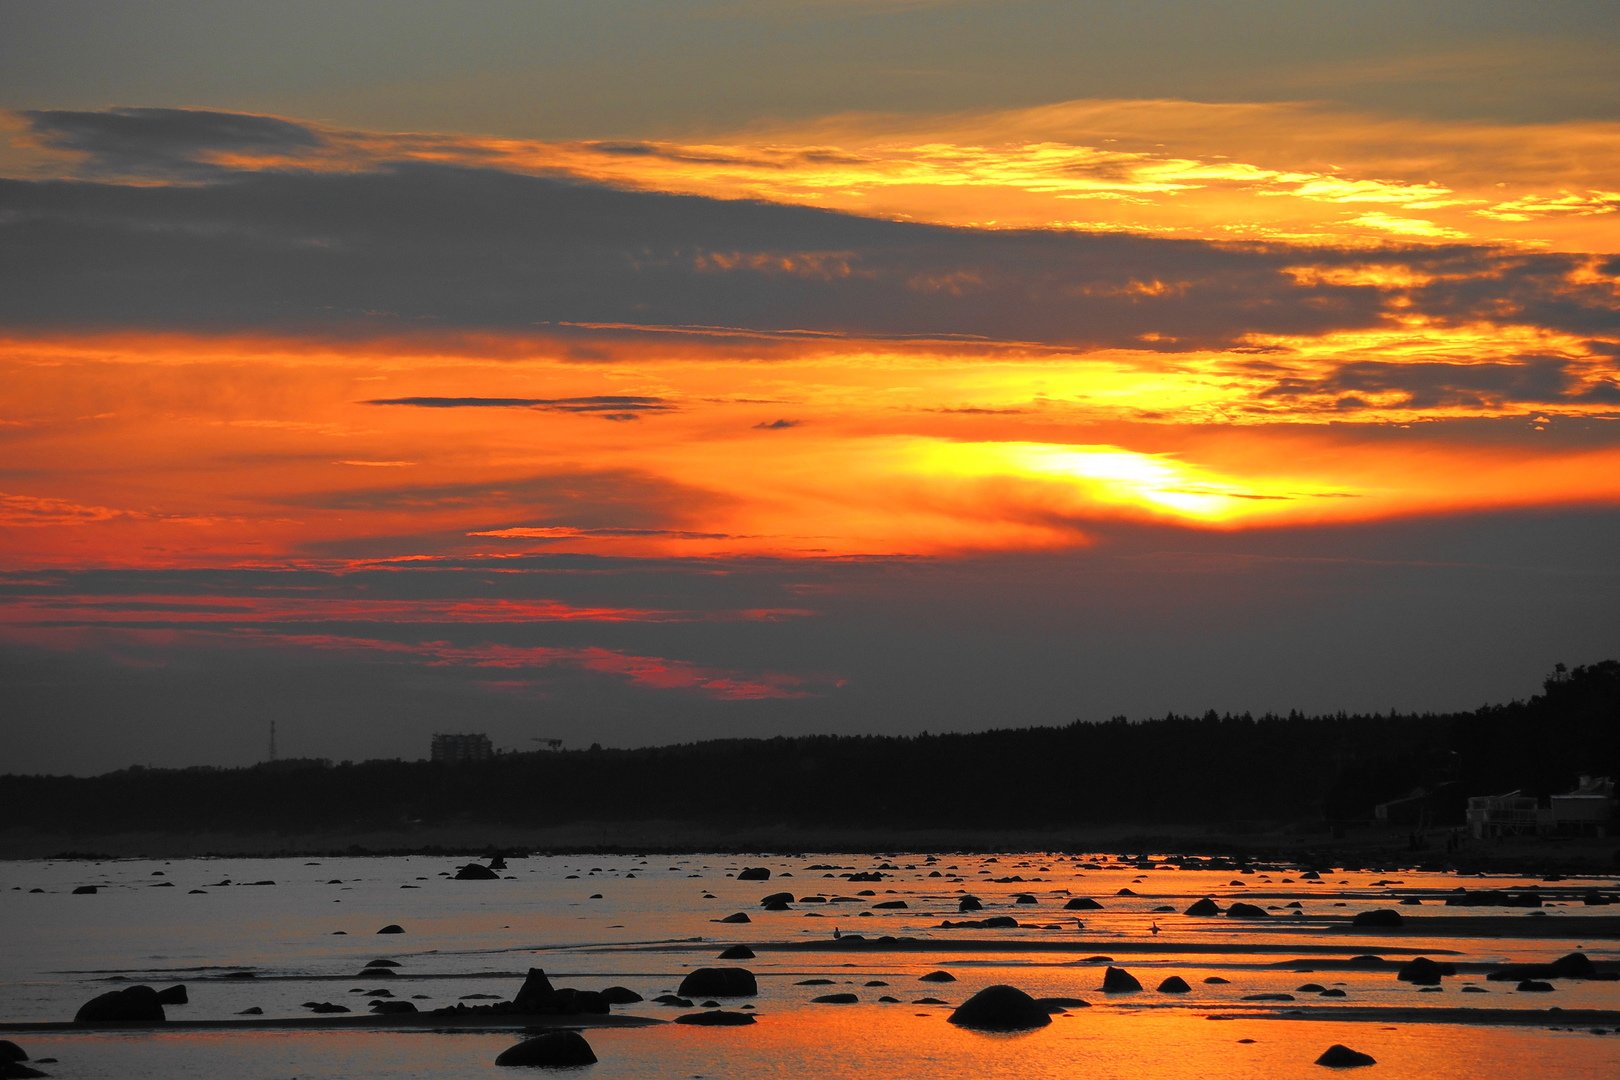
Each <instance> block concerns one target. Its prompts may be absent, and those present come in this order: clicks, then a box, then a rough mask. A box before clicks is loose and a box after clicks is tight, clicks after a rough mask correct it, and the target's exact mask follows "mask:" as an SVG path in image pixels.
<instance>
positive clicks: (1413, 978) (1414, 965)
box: [1395, 956, 1457, 986]
mask: <svg viewBox="0 0 1620 1080" xmlns="http://www.w3.org/2000/svg"><path fill="white" fill-rule="evenodd" d="M1455 974H1457V968H1456V965H1454V964H1438V963H1435V962H1434V961H1433V960H1430V959H1429V958H1428V957H1427V956H1416V957H1413V958H1412V959H1410V960H1408V961H1407V962H1406V963H1404V964H1402V965H1401V968H1400V970H1399V971H1397V972H1396V973H1395V977H1396V978H1397V979H1399V980H1400V981H1401V982H1409V983H1415V984H1416V985H1418V986H1439V985H1440V980H1441V979H1443V978H1445V977H1446V976H1447V975H1455Z"/></svg>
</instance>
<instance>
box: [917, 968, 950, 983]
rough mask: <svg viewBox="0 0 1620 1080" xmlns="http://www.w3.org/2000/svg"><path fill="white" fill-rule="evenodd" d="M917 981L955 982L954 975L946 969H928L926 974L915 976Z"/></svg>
mask: <svg viewBox="0 0 1620 1080" xmlns="http://www.w3.org/2000/svg"><path fill="white" fill-rule="evenodd" d="M917 981H918V982H940V983H944V982H955V981H956V976H955V975H952V974H951V973H950V972H948V971H930V972H929V973H928V974H926V975H919V976H917Z"/></svg>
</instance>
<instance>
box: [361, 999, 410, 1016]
mask: <svg viewBox="0 0 1620 1080" xmlns="http://www.w3.org/2000/svg"><path fill="white" fill-rule="evenodd" d="M371 1011H372V1012H374V1013H376V1014H377V1015H378V1016H392V1015H394V1014H397V1013H413V1012H416V1011H417V1008H416V1003H415V1002H414V1001H373V1002H372V1003H371Z"/></svg>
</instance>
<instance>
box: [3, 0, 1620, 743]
mask: <svg viewBox="0 0 1620 1080" xmlns="http://www.w3.org/2000/svg"><path fill="white" fill-rule="evenodd" d="M1616 56H1620V17H1617V14H1616V10H1615V7H1614V5H1613V4H1612V2H1610V0H1591V2H1547V0H1543V2H1538V3H1535V4H1528V3H1519V2H1491V0H1473V2H1470V3H1467V4H1459V3H1433V2H1424V0H1404V2H1399V3H1385V2H1381V0H1358V2H1356V3H1343V4H1337V3H1334V4H1318V3H1294V2H1290V3H1273V2H1259V0H1255V2H1225V3H1219V2H1211V3H1190V2H1189V3H1175V2H1151V0H1144V2H1140V3H1101V2H1099V3H1084V2H1074V0H1067V2H1053V3H1023V2H1011V0H995V2H991V0H985V2H982V3H981V2H970V0H961V2H953V0H826V2H819V3H818V2H811V0H753V2H746V3H745V2H742V0H710V2H693V3H670V2H667V0H660V2H653V0H647V2H620V0H605V2H600V3H575V2H555V3H527V2H525V3H489V4H475V5H465V4H449V3H444V4H441V3H427V2H420V0H388V2H381V0H379V2H376V3H330V2H319V3H296V2H278V3H274V4H223V5H221V4H205V3H189V2H187V3H183V2H163V3H128V4H123V3H120V4H113V3H77V2H57V3H49V4H46V3H9V4H5V5H3V6H0V142H3V144H4V145H0V735H3V736H4V751H5V752H4V758H5V761H4V764H3V766H0V771H11V772H71V773H94V772H101V771H106V770H109V769H114V768H119V767H122V766H124V765H128V764H134V763H139V764H146V765H161V766H182V765H192V764H212V765H242V764H249V763H251V762H254V761H257V760H260V759H262V758H263V757H264V756H265V754H266V751H267V745H266V744H267V740H268V732H269V723H270V721H271V720H272V719H274V720H275V721H276V722H277V727H278V742H279V749H280V752H281V754H282V755H283V756H316V757H327V758H332V759H356V760H358V759H363V758H373V757H405V758H416V757H422V756H425V755H426V752H427V746H428V738H429V735H430V734H431V733H433V732H435V731H452V732H454V731H483V732H487V733H488V734H489V735H490V737H491V738H492V739H493V740H494V742H495V744H496V745H497V746H498V747H502V748H506V749H525V750H526V749H532V748H534V746H535V745H536V744H535V743H534V742H532V741H531V740H533V739H536V738H561V739H563V740H564V743H565V745H566V746H568V747H582V746H586V745H589V744H590V743H592V742H600V743H602V744H603V745H606V746H631V745H645V744H653V743H669V742H686V741H691V740H694V739H700V738H713V737H731V736H770V735H776V734H797V733H808V732H838V733H873V732H882V733H909V732H917V731H921V730H924V729H927V730H931V731H946V730H975V729H984V728H989V727H1005V726H1027V725H1050V724H1064V723H1067V722H1069V721H1070V720H1073V719H1076V718H1079V719H1106V718H1107V717H1109V716H1111V715H1115V714H1124V715H1128V716H1131V717H1136V718H1140V717H1148V716H1152V715H1160V714H1163V713H1164V712H1165V711H1167V710H1175V711H1178V712H1202V711H1204V710H1205V709H1208V708H1214V709H1217V710H1233V711H1239V712H1241V711H1244V710H1253V711H1255V712H1257V713H1258V712H1261V711H1265V710H1278V711H1286V710H1288V709H1290V708H1298V709H1301V710H1305V711H1336V710H1339V709H1344V710H1348V711H1356V710H1376V711H1387V710H1389V709H1391V708H1394V709H1399V710H1402V711H1410V710H1430V709H1433V710H1439V709H1466V708H1472V707H1475V706H1477V705H1480V704H1483V703H1486V702H1491V701H1500V700H1507V699H1511V698H1515V697H1523V696H1526V695H1528V694H1529V693H1531V692H1533V691H1534V690H1535V689H1536V687H1537V684H1538V683H1539V680H1540V679H1541V678H1542V677H1543V676H1544V675H1545V674H1546V673H1547V672H1548V671H1550V670H1551V668H1552V666H1553V664H1554V663H1555V662H1560V661H1561V662H1565V663H1569V664H1576V663H1588V662H1593V661H1597V660H1601V659H1604V658H1610V657H1615V656H1620V79H1617V78H1615V57H1616ZM1077 764H1078V763H1077Z"/></svg>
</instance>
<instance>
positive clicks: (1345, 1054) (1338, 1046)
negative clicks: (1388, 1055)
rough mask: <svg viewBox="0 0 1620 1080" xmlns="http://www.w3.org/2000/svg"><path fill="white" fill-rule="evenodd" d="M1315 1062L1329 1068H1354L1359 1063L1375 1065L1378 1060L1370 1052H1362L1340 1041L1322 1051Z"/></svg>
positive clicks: (1359, 1064)
mask: <svg viewBox="0 0 1620 1080" xmlns="http://www.w3.org/2000/svg"><path fill="white" fill-rule="evenodd" d="M1316 1063H1317V1064H1318V1065H1326V1066H1327V1067H1328V1068H1330V1069H1354V1068H1357V1067H1358V1066H1361V1065H1376V1064H1378V1061H1377V1059H1376V1058H1374V1057H1373V1056H1372V1055H1371V1054H1363V1053H1362V1052H1361V1051H1359V1050H1352V1049H1350V1048H1349V1047H1348V1046H1345V1045H1343V1044H1342V1043H1334V1044H1333V1045H1332V1046H1330V1047H1328V1048H1327V1049H1326V1050H1324V1051H1322V1056H1321V1057H1319V1058H1317V1059H1316Z"/></svg>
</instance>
